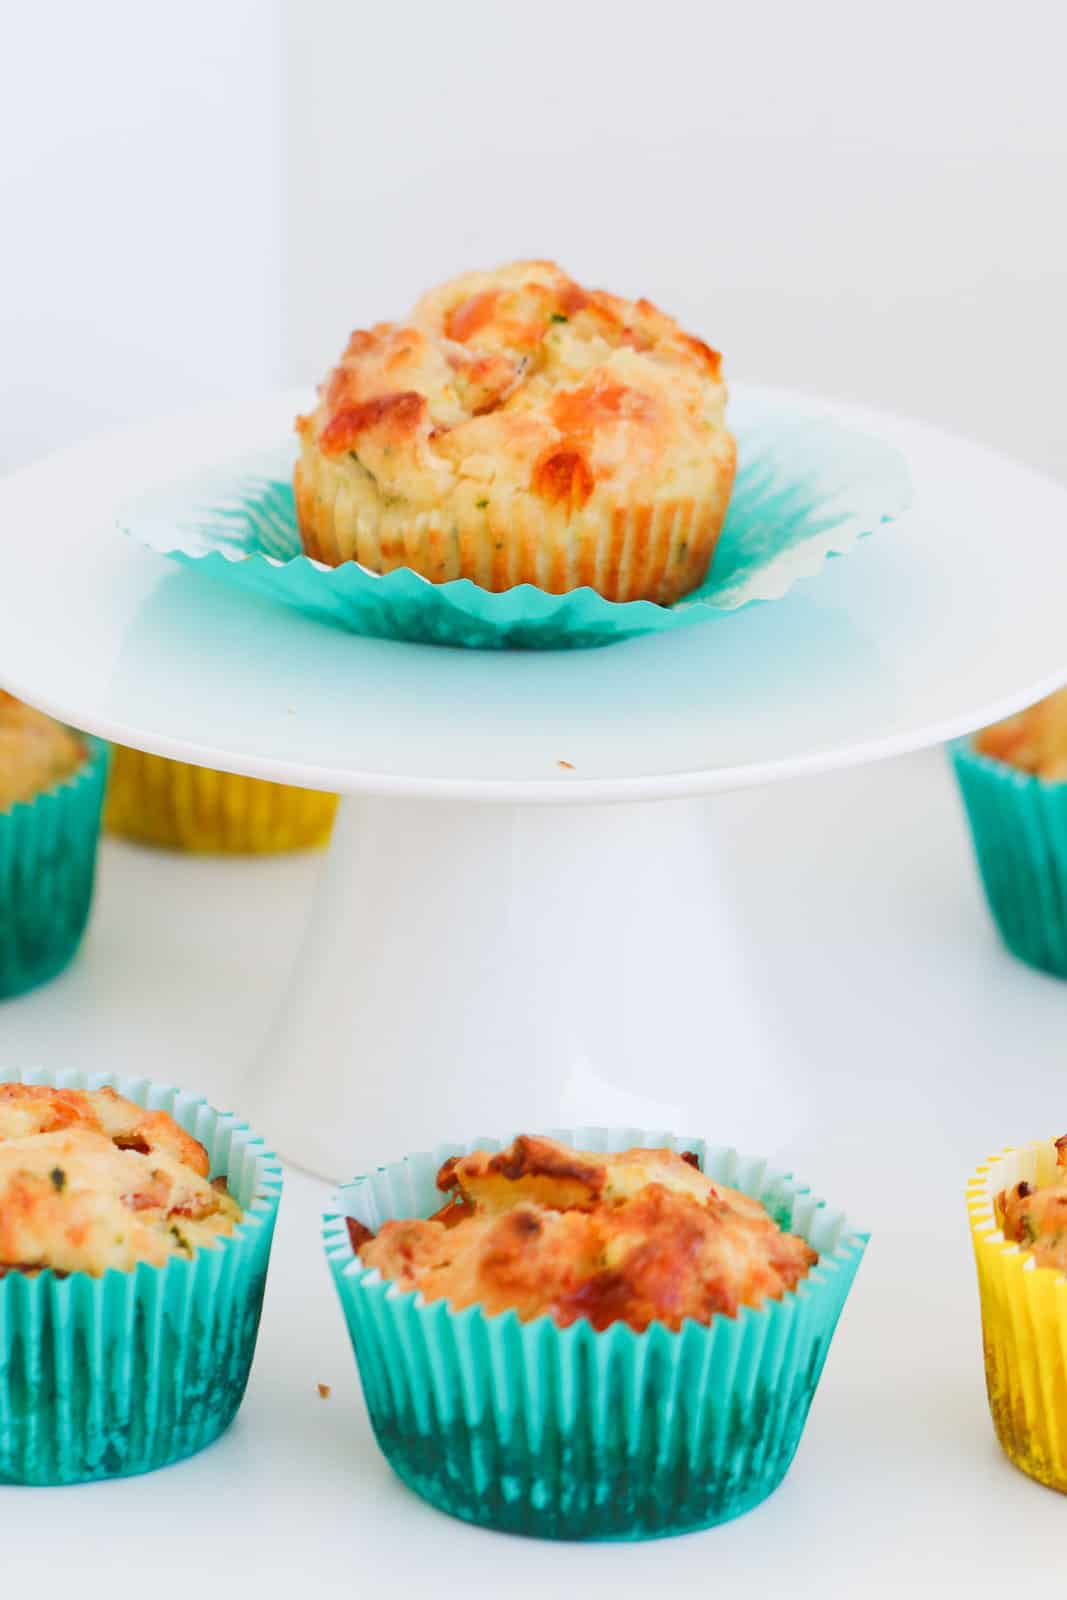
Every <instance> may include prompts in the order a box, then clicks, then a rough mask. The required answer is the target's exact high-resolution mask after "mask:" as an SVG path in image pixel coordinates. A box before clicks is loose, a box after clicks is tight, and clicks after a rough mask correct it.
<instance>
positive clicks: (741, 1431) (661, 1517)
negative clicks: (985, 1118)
mask: <svg viewBox="0 0 1067 1600" xmlns="http://www.w3.org/2000/svg"><path fill="white" fill-rule="evenodd" d="M552 1137H553V1138H558V1139H561V1140H564V1141H565V1142H567V1143H569V1144H572V1145H574V1146H576V1147H578V1148H580V1149H586V1150H621V1149H626V1148H628V1147H629V1146H631V1145H644V1146H650V1147H662V1146H668V1147H669V1148H671V1149H674V1150H678V1151H683V1150H692V1151H695V1152H696V1154H697V1157H698V1159H699V1162H700V1165H701V1167H702V1168H703V1170H704V1171H705V1172H707V1173H708V1175H709V1176H710V1177H711V1178H713V1179H717V1180H718V1181H720V1182H722V1183H726V1184H729V1185H730V1186H731V1187H735V1188H739V1189H741V1190H743V1191H744V1192H745V1193H746V1194H751V1195H756V1196H758V1197H759V1198H760V1199H761V1200H763V1202H764V1204H766V1205H767V1207H768V1209H769V1210H770V1211H771V1214H772V1215H773V1216H774V1217H775V1219H776V1220H777V1221H779V1222H780V1223H781V1224H782V1225H783V1226H784V1227H787V1228H790V1229H792V1230H794V1231H796V1232H798V1233H800V1234H802V1235H803V1236H804V1237H805V1238H806V1239H807V1240H808V1241H809V1242H810V1243H811V1244H812V1245H813V1246H814V1247H815V1248H816V1249H817V1250H818V1251H819V1253H820V1259H819V1262H818V1264H817V1266H816V1267H815V1268H814V1269H813V1271H812V1272H811V1273H810V1274H809V1276H808V1277H807V1278H806V1279H804V1280H803V1281H802V1282H801V1283H800V1284H799V1285H798V1287H797V1290H796V1292H795V1293H791V1294H787V1295H786V1296H785V1297H784V1298H783V1299H782V1300H780V1301H772V1302H768V1303H767V1304H766V1305H764V1306H763V1307H762V1308H761V1309H760V1310H758V1311H752V1310H749V1309H747V1308H745V1309H742V1310H741V1311H740V1312H739V1314H738V1316H737V1317H736V1318H729V1317H721V1316H720V1317H716V1318H715V1319H714V1320H713V1321H712V1322H711V1324H710V1325H709V1326H704V1325H702V1324H698V1323H696V1322H686V1324H685V1325H684V1327H683V1328H682V1329H681V1330H680V1331H679V1332H672V1331H671V1330H670V1329H668V1328H666V1327H664V1326H662V1325H655V1324H654V1325H653V1326H652V1327H650V1328H649V1329H648V1330H647V1331H646V1332H644V1333H634V1332H633V1330H632V1329H630V1328H629V1327H627V1326H626V1325H625V1324H622V1323H615V1324H612V1325H611V1326H610V1327H609V1328H607V1329H605V1330H604V1331H602V1332H597V1331H596V1330H594V1329H593V1327H592V1326H591V1324H590V1323H588V1322H585V1321H580V1322H576V1323H574V1324H572V1326H570V1327H569V1328H559V1327H557V1326H556V1324H555V1323H554V1322H553V1321H552V1320H551V1319H550V1318H549V1317H547V1316H543V1317H538V1318H537V1319H535V1320H534V1321H532V1322H527V1323H523V1322H520V1321H519V1319H518V1317H517V1315H516V1314H515V1312H514V1311H507V1312H504V1313H502V1314H500V1315H496V1316H488V1315H486V1314H485V1312H483V1311H482V1309H481V1308H480V1307H479V1306H470V1307H468V1308H466V1309H465V1310H462V1311H454V1310H452V1309H451V1308H450V1307H449V1306H448V1305H447V1304H446V1303H445V1302H443V1301H434V1302H432V1303H427V1302H425V1301H424V1300H423V1299H422V1297H421V1295H419V1294H418V1293H416V1292H413V1291H400V1290H398V1289H397V1288H396V1287H395V1286H393V1285H391V1284H390V1283H388V1282H386V1281H385V1280H383V1279H382V1277H381V1275H380V1274H379V1273H378V1272H377V1271H376V1270H371V1269H368V1268H366V1267H364V1266H363V1265H362V1264H361V1262H360V1261H359V1259H358V1257H356V1256H355V1255H354V1253H353V1251H352V1248H351V1244H350V1241H349V1236H348V1229H347V1223H346V1218H347V1217H356V1218H358V1220H359V1221H360V1222H362V1223H363V1224H364V1225H365V1226H366V1227H368V1228H371V1229H372V1230H377V1229H378V1228H379V1227H380V1226H381V1224H382V1223H383V1222H384V1221H386V1220H387V1219H388V1218H390V1217H411V1216H428V1215H429V1214H430V1213H431V1212H433V1211H434V1210H436V1209H437V1208H438V1206H439V1205H440V1201H441V1196H440V1193H439V1192H438V1190H437V1188H436V1186H435V1182H434V1180H435V1177H436V1175H437V1171H438V1168H439V1167H440V1165H441V1163H442V1162H443V1161H445V1160H446V1159H447V1158H448V1157H449V1156H451V1155H458V1154H462V1153H465V1152H466V1151H468V1150H472V1149H474V1148H476V1147H479V1148H482V1149H490V1150H497V1149H500V1148H501V1142H500V1141H498V1140H493V1139H478V1140H475V1141H473V1143H471V1144H469V1145H459V1144H447V1145H440V1146H438V1148H437V1149H436V1150H433V1151H429V1152H425V1153H420V1154H416V1155H411V1156H408V1157H407V1158H406V1159H405V1160H403V1161H399V1162H394V1163H392V1164H391V1165H389V1166H386V1167H382V1168H380V1169H379V1170H378V1171H377V1172H375V1173H372V1174H369V1175H368V1176H366V1177H364V1178H359V1179H357V1180H355V1182H353V1183H351V1184H349V1185H347V1186H346V1187H344V1188H343V1189H341V1191H340V1194H339V1196H338V1203H337V1207H336V1209H335V1210H333V1211H331V1212H329V1213H328V1214H327V1216H326V1218H325V1221H324V1240H325V1246H326V1254H327V1259H328V1261H329V1264H330V1269H331V1272H332V1274H333V1279H334V1284H335V1286H336V1288H337V1292H338V1295H339V1296H340V1300H341V1306H342V1309H343V1311H344V1315H345V1320H346V1322H347V1324H348V1331H349V1335H350V1337H351V1340H352V1346H353V1349H354V1351H355V1355H356V1361H357V1363H358V1366H359V1371H360V1377H361V1379H362V1383H363V1392H364V1396H365V1398H366V1402H367V1408H368V1410H369V1412H370V1418H371V1422H372V1425H373V1427H374V1432H375V1435H376V1437H377V1440H378V1443H379V1445H380V1447H381V1449H382V1451H383V1453H384V1455H385V1457H386V1459H387V1461H388V1462H389V1465H390V1466H391V1467H392V1468H393V1470H394V1472H396V1473H397V1475H398V1476H399V1477H400V1478H402V1479H403V1481H404V1482H405V1483H406V1484H407V1485H408V1486H409V1487H410V1488H412V1489H414V1491H415V1492H416V1493H417V1494H419V1495H421V1496H422V1497H423V1498H424V1499H426V1500H428V1501H429V1502H430V1503H431V1504H432V1505H434V1506H437V1507H438V1508H439V1509H440V1510H442V1511H446V1512H448V1513H450V1514H451V1515H452V1516H455V1517H461V1518H462V1519H464V1520H465V1521H468V1522H475V1523H480V1524H482V1525H483V1526H485V1527H490V1528H497V1529H500V1530H503V1531H506V1532H510V1533H521V1534H528V1535H533V1536H535V1537H538V1538H545V1539H619V1540H636V1539H650V1538H658V1537H662V1536H664V1535H667V1534H676V1533H686V1532H690V1531H692V1530H695V1529H698V1528H707V1527H711V1526H712V1525H713V1524H715V1523H719V1522H725V1521H727V1520H728V1519H729V1518H731V1517H736V1516H739V1515H740V1514H741V1513H742V1512H744V1511H747V1510H749V1509H751V1507H753V1506H755V1505H758V1504H759V1502H760V1501H761V1500H763V1499H765V1498H766V1496H767V1495H769V1494H770V1493H771V1492H772V1490H774V1489H775V1488H776V1487H777V1486H778V1484H779V1483H780V1482H781V1480H782V1478H783V1477H784V1476H785V1473H786V1471H787V1469H788V1467H789V1464H790V1462H791V1461H792V1459H793V1455H794V1453H795V1451H796V1448H797V1445H798V1443H799V1441H800V1435H801V1432H802V1430H803V1427H804V1422H805V1419H806V1417H807V1414H808V1408H809V1406H810V1404H811V1400H812V1396H813V1394H814V1393H815V1388H816V1386H817V1384H818V1381H819V1376H820V1374H821V1372H822V1368H823V1363H824V1361H825V1360H826V1355H827V1351H828V1350H829V1347H830V1340H831V1338H832V1337H833V1332H834V1328H835V1326H836V1324H837V1320H838V1317H839V1316H840V1313H841V1309H842V1307H843V1305H844V1302H845V1298H846V1296H847V1294H848V1291H849V1288H850V1287H851V1284H852V1280H853V1278H854V1276H855V1273H856V1269H857V1267H858V1266H859V1263H860V1259H861V1257H862V1255H863V1251H864V1248H865V1246H866V1242H867V1236H866V1235H865V1234H860V1233H856V1232H854V1231H853V1230H852V1229H851V1228H850V1227H849V1225H848V1223H847V1222H846V1219H845V1218H844V1216H843V1215H842V1214H841V1213H840V1212H837V1211H830V1210H828V1209H827V1208H826V1207H825V1205H824V1203H823V1202H822V1201H821V1200H817V1199H815V1198H813V1197H812V1196H811V1194H810V1193H809V1192H808V1190H807V1189H806V1188H803V1187H802V1186H800V1185H799V1184H797V1183H796V1182H794V1180H793V1179H792V1177H791V1176H790V1175H788V1174H787V1173H783V1172H777V1171H774V1170H773V1169H771V1168H770V1167H769V1166H768V1164H767V1162H766V1161H764V1160H762V1159H759V1158H748V1157H742V1156H739V1155H738V1154H737V1153H736V1151H734V1150H728V1149H721V1148H712V1147H710V1146H708V1145H706V1144H705V1143H704V1142H703V1141H702V1140H699V1139H689V1138H685V1139H682V1138H677V1137H675V1136H673V1135H670V1134H666V1133H663V1132H658V1131H657V1132H646V1131H643V1130H638V1129H625V1130H620V1131H610V1132H609V1131H608V1130H605V1129H601V1128H579V1129H566V1130H562V1131H559V1130H557V1131H555V1132H554V1133H553V1134H552Z"/></svg>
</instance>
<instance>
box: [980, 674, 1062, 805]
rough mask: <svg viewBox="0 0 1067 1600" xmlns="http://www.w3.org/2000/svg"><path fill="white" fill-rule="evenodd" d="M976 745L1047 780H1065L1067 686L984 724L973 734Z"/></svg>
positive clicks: (988, 754) (982, 752)
mask: <svg viewBox="0 0 1067 1600" xmlns="http://www.w3.org/2000/svg"><path fill="white" fill-rule="evenodd" d="M974 748H975V749H976V750H977V751H978V753H979V755H983V756H990V757H992V759H993V760H994V761H1006V762H1007V763H1008V765H1009V766H1012V767H1015V768H1016V769H1017V770H1018V771H1019V772H1029V773H1032V774H1033V775H1034V777H1036V778H1041V779H1043V780H1044V782H1045V783H1062V782H1063V781H1064V780H1065V779H1067V689H1057V691H1056V693H1055V694H1050V695H1047V696H1046V698H1045V699H1044V700H1039V701H1038V702H1037V704H1036V705H1033V706H1027V708H1026V710H1025V711H1020V712H1019V713H1018V714H1017V715H1016V716H1014V717H1006V718H1005V719H1004V721H1003V722H996V723H994V724H993V726H992V727H991V728H983V729H982V730H981V732H980V733H976V734H975V736H974Z"/></svg>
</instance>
